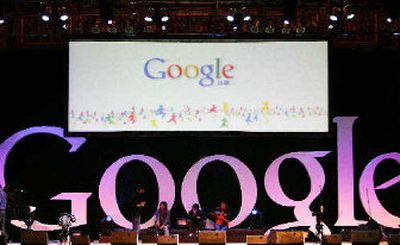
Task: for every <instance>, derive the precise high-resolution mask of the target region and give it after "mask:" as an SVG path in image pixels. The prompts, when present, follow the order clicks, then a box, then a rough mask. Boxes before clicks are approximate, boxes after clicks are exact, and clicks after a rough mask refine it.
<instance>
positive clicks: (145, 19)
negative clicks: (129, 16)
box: [144, 16, 153, 22]
mask: <svg viewBox="0 0 400 245" xmlns="http://www.w3.org/2000/svg"><path fill="white" fill-rule="evenodd" d="M144 21H146V22H152V21H153V18H151V17H150V16H145V17H144Z"/></svg>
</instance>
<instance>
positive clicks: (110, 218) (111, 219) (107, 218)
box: [105, 215, 113, 222]
mask: <svg viewBox="0 0 400 245" xmlns="http://www.w3.org/2000/svg"><path fill="white" fill-rule="evenodd" d="M105 220H106V221H107V222H111V221H113V218H112V217H111V215H107V216H106V218H105Z"/></svg>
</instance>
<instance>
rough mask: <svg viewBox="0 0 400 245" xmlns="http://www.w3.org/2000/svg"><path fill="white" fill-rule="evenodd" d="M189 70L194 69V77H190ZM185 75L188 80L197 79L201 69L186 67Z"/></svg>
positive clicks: (192, 66)
mask: <svg viewBox="0 0 400 245" xmlns="http://www.w3.org/2000/svg"><path fill="white" fill-rule="evenodd" d="M189 68H193V70H194V74H195V75H194V76H189ZM183 74H184V75H185V77H187V78H196V77H197V76H198V75H199V67H198V66H196V65H187V66H185V69H183Z"/></svg>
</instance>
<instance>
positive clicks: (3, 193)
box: [0, 189, 7, 211]
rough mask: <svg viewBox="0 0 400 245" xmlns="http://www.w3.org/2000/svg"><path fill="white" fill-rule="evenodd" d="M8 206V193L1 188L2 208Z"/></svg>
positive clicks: (0, 205)
mask: <svg viewBox="0 0 400 245" xmlns="http://www.w3.org/2000/svg"><path fill="white" fill-rule="evenodd" d="M6 206H7V194H6V193H5V192H4V190H3V189H1V190H0V210H2V211H3V210H6Z"/></svg>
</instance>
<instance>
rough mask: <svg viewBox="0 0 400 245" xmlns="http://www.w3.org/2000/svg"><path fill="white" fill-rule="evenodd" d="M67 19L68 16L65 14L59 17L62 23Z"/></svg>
mask: <svg viewBox="0 0 400 245" xmlns="http://www.w3.org/2000/svg"><path fill="white" fill-rule="evenodd" d="M68 19H69V16H68V15H67V14H63V15H61V16H60V20H62V21H67V20H68Z"/></svg>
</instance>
